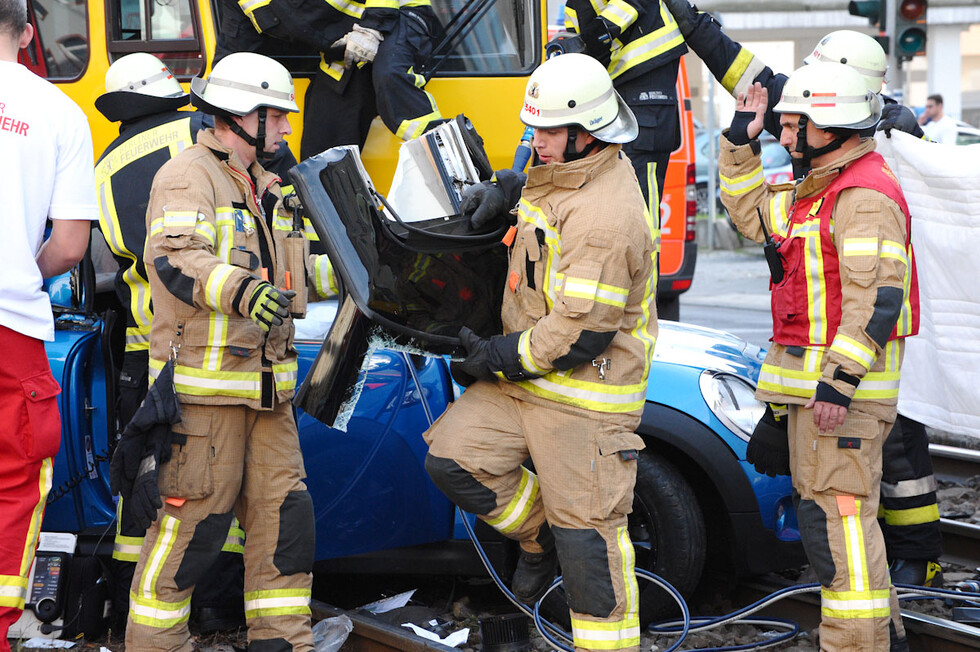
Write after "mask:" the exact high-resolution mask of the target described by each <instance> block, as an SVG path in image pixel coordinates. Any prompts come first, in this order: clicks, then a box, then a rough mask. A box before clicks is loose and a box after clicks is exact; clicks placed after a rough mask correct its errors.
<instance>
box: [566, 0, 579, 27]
mask: <svg viewBox="0 0 980 652" xmlns="http://www.w3.org/2000/svg"><path fill="white" fill-rule="evenodd" d="M565 29H567V30H569V31H572V32H578V31H579V29H578V12H576V11H575V10H574V9H572V8H571V7H570V6H568V5H567V4H566V5H565Z"/></svg>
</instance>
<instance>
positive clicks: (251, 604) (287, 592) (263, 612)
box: [245, 589, 310, 620]
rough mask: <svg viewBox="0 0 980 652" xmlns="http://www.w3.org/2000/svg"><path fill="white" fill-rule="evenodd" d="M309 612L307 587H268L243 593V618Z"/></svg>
mask: <svg viewBox="0 0 980 652" xmlns="http://www.w3.org/2000/svg"><path fill="white" fill-rule="evenodd" d="M287 614H300V615H309V614H310V590H309V589H270V590H267V591H249V592H248V593H246V594H245V618H246V619H247V620H251V619H252V618H262V617H265V616H283V615H287Z"/></svg>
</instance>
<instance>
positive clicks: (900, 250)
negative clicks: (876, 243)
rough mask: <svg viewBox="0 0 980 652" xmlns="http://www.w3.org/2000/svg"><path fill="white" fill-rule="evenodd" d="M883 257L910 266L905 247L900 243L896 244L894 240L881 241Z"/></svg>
mask: <svg viewBox="0 0 980 652" xmlns="http://www.w3.org/2000/svg"><path fill="white" fill-rule="evenodd" d="M881 257H882V258H892V259H894V260H897V261H899V262H901V263H902V264H904V265H908V264H909V258H908V254H907V252H906V250H905V245H903V244H902V243H900V242H895V241H894V240H882V241H881Z"/></svg>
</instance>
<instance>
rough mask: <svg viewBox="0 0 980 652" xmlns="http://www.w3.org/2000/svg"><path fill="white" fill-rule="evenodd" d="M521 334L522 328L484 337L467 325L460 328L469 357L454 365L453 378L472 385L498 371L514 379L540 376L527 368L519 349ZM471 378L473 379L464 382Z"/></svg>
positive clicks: (466, 384) (460, 337)
mask: <svg viewBox="0 0 980 652" xmlns="http://www.w3.org/2000/svg"><path fill="white" fill-rule="evenodd" d="M520 337H521V333H520V332H517V333H511V334H510V335H494V336H493V337H490V338H486V337H480V336H479V335H477V334H476V333H474V332H473V331H471V330H470V329H469V328H467V327H466V326H463V327H462V328H461V329H459V339H460V342H461V343H462V345H463V349H464V350H465V351H466V357H465V358H464V359H463V360H460V361H458V362H453V363H452V365H450V371H451V373H452V374H453V378H455V379H456V382H457V383H459V384H460V385H463V386H464V387H469V385H470V384H472V383H473V382H476V381H477V380H491V379H493V378H496V374H497V372H498V371H499V372H500V373H502V374H503V376H504V378H506V379H507V380H512V381H517V380H527V379H528V378H535V377H536V376H534V375H533V374H530V373H528V372H526V371H525V370H524V367H523V366H522V365H521V359H520V354H519V353H518V352H517V344H518V342H519V341H520ZM469 379H472V381H470V382H469V383H466V382H463V381H464V380H469Z"/></svg>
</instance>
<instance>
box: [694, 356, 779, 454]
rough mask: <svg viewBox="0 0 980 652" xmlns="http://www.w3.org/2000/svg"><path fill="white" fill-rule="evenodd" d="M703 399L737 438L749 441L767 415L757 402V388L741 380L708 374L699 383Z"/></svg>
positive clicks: (714, 372)
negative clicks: (763, 414) (763, 416)
mask: <svg viewBox="0 0 980 652" xmlns="http://www.w3.org/2000/svg"><path fill="white" fill-rule="evenodd" d="M700 385H701V395H702V396H703V397H704V401H705V403H707V404H708V407H709V408H711V411H712V412H713V413H714V415H715V416H716V417H718V420H719V421H721V422H722V423H723V424H725V427H726V428H728V429H729V430H731V431H732V432H734V433H735V434H736V435H738V436H739V437H741V438H742V439H744V440H745V441H748V440H749V437H751V436H752V431H753V430H755V426H756V424H757V423H759V419H761V418H762V413H763V412H765V410H766V406H765V403H763V402H761V401H759V400H758V399H756V398H755V388H754V387H752V385H750V384H749V383H748V382H746V381H745V380H742V379H741V378H739V377H738V376H732V375H731V374H726V373H720V372H717V371H708V370H705V371H703V372H702V373H701V379H700Z"/></svg>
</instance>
